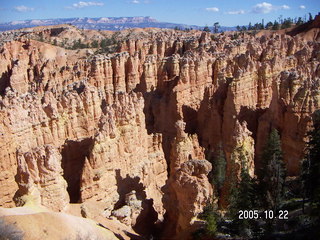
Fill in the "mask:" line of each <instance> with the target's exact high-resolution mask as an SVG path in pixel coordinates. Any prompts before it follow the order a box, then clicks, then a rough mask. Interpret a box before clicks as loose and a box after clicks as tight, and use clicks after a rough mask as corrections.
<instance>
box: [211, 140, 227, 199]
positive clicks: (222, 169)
mask: <svg viewBox="0 0 320 240" xmlns="http://www.w3.org/2000/svg"><path fill="white" fill-rule="evenodd" d="M226 165H227V162H226V158H225V155H224V152H223V147H222V144H221V143H220V144H219V145H218V150H217V152H216V154H215V157H214V164H213V166H214V168H213V185H214V186H215V188H216V189H217V190H218V194H219V191H220V189H221V188H222V186H223V183H224V180H225V177H226Z"/></svg>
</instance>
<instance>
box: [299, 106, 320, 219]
mask: <svg viewBox="0 0 320 240" xmlns="http://www.w3.org/2000/svg"><path fill="white" fill-rule="evenodd" d="M302 172H303V174H302V180H303V185H304V190H305V196H306V197H308V198H309V199H310V201H311V203H312V204H313V205H314V207H315V213H316V214H317V215H318V216H319V217H320V111H319V110H318V111H317V112H315V113H314V121H313V130H312V131H311V132H310V133H309V142H308V144H307V149H306V159H305V161H304V162H303V170H302Z"/></svg>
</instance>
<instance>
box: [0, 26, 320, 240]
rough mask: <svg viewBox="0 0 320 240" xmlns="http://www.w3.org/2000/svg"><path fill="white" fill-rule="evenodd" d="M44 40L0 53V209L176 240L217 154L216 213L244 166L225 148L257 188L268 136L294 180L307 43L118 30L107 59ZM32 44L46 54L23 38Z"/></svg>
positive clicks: (297, 37) (19, 42)
mask: <svg viewBox="0 0 320 240" xmlns="http://www.w3.org/2000/svg"><path fill="white" fill-rule="evenodd" d="M52 29H54V27H52ZM52 29H51V30H50V28H48V29H46V30H41V28H40V29H34V30H33V31H30V32H29V33H27V34H25V33H24V35H23V36H22V34H21V35H19V33H16V35H17V36H18V37H17V36H16V37H15V39H16V40H12V41H7V42H1V41H0V42H1V47H0V62H1V64H0V94H1V96H0V170H1V171H0V186H1V191H0V206H5V207H12V206H14V205H15V204H17V205H21V204H24V203H25V202H26V201H28V200H30V199H32V201H34V202H38V203H41V204H42V205H44V206H45V207H47V208H49V209H52V210H55V211H65V210H66V209H68V206H69V202H71V203H81V204H82V207H83V208H82V209H83V214H84V215H86V216H90V217H92V218H95V217H99V216H100V217H101V216H103V217H104V218H109V219H116V220H117V221H120V222H122V223H123V224H126V225H128V226H132V227H133V228H134V229H135V230H136V231H137V232H138V233H139V232H141V233H143V230H141V229H145V228H146V226H148V224H151V225H152V226H153V225H156V224H159V223H161V222H163V221H165V220H166V219H168V221H169V222H170V229H168V230H167V234H168V235H171V236H174V235H176V234H177V233H179V232H181V231H188V228H189V227H190V225H192V222H193V218H194V217H196V216H197V215H198V214H199V213H200V212H201V211H202V209H203V207H204V205H205V204H206V202H207V201H208V200H210V199H211V197H212V194H213V189H214V187H215V186H212V185H211V183H210V182H209V180H208V178H207V175H208V174H209V172H210V171H211V170H212V169H214V168H215V162H214V160H213V158H212V157H211V156H212V155H213V153H214V152H216V151H217V149H218V148H219V146H220V147H221V148H222V150H223V153H224V154H225V158H226V177H225V180H224V183H223V187H222V190H221V196H220V198H221V201H219V202H220V203H221V204H222V205H225V204H226V199H227V195H228V192H229V188H230V181H231V180H230V179H231V177H233V176H231V175H232V174H233V175H235V176H239V173H240V172H239V171H240V169H241V164H244V163H243V161H241V159H240V158H239V156H238V155H236V154H235V149H238V148H241V149H242V151H243V154H244V156H245V159H246V160H245V164H246V166H247V167H248V170H249V173H250V175H251V176H254V175H255V174H256V170H257V169H258V168H260V167H261V160H260V156H261V153H262V150H263V147H264V145H265V142H266V139H267V136H268V134H269V132H270V131H271V129H272V128H276V129H277V130H278V131H279V133H280V136H281V140H282V149H283V153H284V161H285V163H286V166H287V169H288V174H289V175H297V174H299V171H300V161H301V159H302V156H303V149H304V146H305V135H306V133H307V131H308V128H309V126H310V123H311V117H310V116H311V114H312V113H313V112H314V111H315V110H316V109H318V108H319V100H320V94H319V78H320V66H319V61H320V54H319V52H320V45H319V42H318V40H317V39H316V38H315V40H312V41H310V39H309V38H310V36H309V35H310V34H309V35H306V36H305V35H301V34H300V33H299V34H292V36H289V35H284V34H277V33H268V34H264V33H259V34H257V35H255V36H254V35H248V34H245V33H241V34H240V35H239V36H238V38H237V39H234V37H233V35H232V34H228V33H226V34H218V35H215V36H213V35H211V34H209V33H202V32H197V31H191V32H183V31H173V30H158V29H147V30H135V31H132V30H127V31H124V32H120V33H119V34H117V36H116V40H117V46H116V47H114V49H115V51H114V52H113V53H110V54H95V53H94V52H95V49H78V50H69V49H65V48H63V47H59V46H54V45H51V44H49V43H50V42H51V40H52V39H53V36H54V39H57V42H58V43H60V42H63V39H64V38H68V37H71V36H73V37H75V39H77V38H81V39H83V41H87V42H88V43H90V41H91V40H90V38H89V37H88V36H93V35H94V34H93V32H92V31H91V32H90V34H91V35H90V34H89V32H88V36H86V37H84V36H83V35H81V30H77V29H74V28H73V27H69V28H65V29H64V28H62V30H61V29H60V30H61V32H59V33H54V34H53V33H52V32H53V30H52ZM60 30H59V31H60ZM40 33H41V34H42V35H43V36H44V40H45V42H39V41H36V40H32V39H36V38H35V36H37V34H40ZM96 34H97V36H101V38H105V37H108V34H109V35H110V33H103V32H99V33H98V32H96ZM104 34H105V35H104ZM51 38H52V39H51ZM0 40H1V38H0ZM46 42H47V43H46ZM66 44H67V43H66ZM231 169H233V171H231ZM234 169H236V172H234ZM128 196H132V201H129V200H128V199H127V198H129V197H128ZM93 206H94V207H93ZM143 234H148V233H143Z"/></svg>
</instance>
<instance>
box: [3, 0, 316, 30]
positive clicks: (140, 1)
mask: <svg viewBox="0 0 320 240" xmlns="http://www.w3.org/2000/svg"><path fill="white" fill-rule="evenodd" d="M309 12H310V13H312V15H313V16H314V15H315V14H316V13H318V12H320V0H277V1H275V0H265V1H264V0H260V1H256V0H88V1H87V0H81V1H79V0H0V22H8V21H17V20H26V19H48V18H66V17H129V16H130V17H131V16H151V17H153V18H155V19H157V20H159V21H165V22H173V23H184V24H195V25H201V26H204V25H212V24H213V23H214V22H219V23H220V25H223V26H236V25H246V24H248V23H249V22H252V23H255V22H260V21H261V19H264V20H265V22H267V21H270V20H275V19H278V17H279V16H280V15H282V16H283V17H299V16H301V17H303V16H305V15H308V13H309Z"/></svg>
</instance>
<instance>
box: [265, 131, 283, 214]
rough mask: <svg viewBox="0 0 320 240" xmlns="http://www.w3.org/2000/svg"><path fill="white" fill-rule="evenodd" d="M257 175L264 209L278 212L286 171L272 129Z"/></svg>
mask: <svg viewBox="0 0 320 240" xmlns="http://www.w3.org/2000/svg"><path fill="white" fill-rule="evenodd" d="M259 175H260V182H261V186H262V191H263V192H262V194H263V195H264V196H262V197H263V198H264V199H266V202H265V204H266V206H265V207H267V208H269V209H274V211H276V210H278V208H279V205H280V203H281V202H282V200H283V199H282V198H283V197H284V184H285V177H286V170H285V164H284V162H283V157H282V150H281V141H280V136H279V133H278V131H277V130H276V129H272V131H271V133H270V135H269V138H268V141H267V144H266V146H265V148H264V151H263V154H262V168H261V169H260V171H259Z"/></svg>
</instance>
